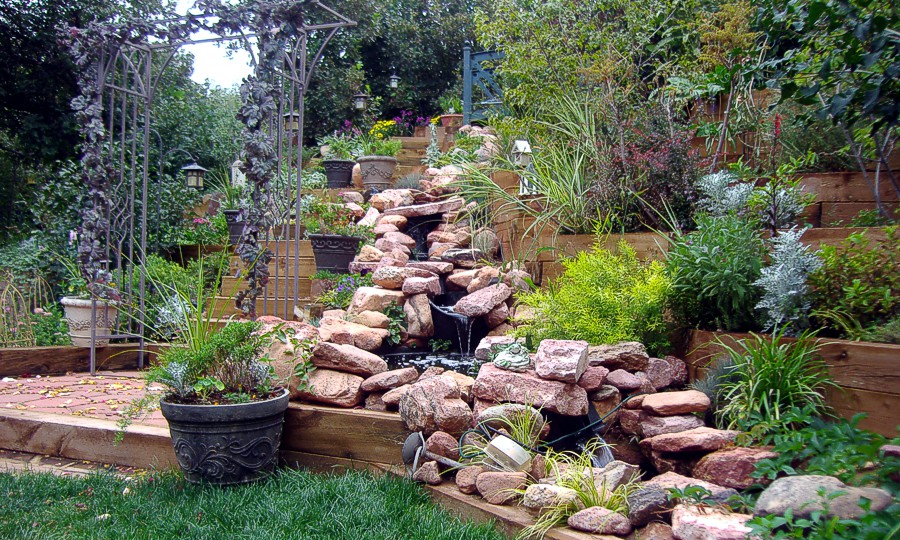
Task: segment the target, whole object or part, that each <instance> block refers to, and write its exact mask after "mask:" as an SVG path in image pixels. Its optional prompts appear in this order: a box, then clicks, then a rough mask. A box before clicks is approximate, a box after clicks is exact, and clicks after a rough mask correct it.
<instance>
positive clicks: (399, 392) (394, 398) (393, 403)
mask: <svg viewBox="0 0 900 540" xmlns="http://www.w3.org/2000/svg"><path fill="white" fill-rule="evenodd" d="M409 386H410V385H408V384H404V385H403V386H398V387H397V388H394V389H393V390H388V391H387V392H385V393H384V395H383V396H381V401H383V402H384V405H385V407H387V408H388V409H396V408H397V407H399V406H400V398H401V397H403V394H404V393H406V391H407V390H409Z"/></svg>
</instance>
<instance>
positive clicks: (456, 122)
mask: <svg viewBox="0 0 900 540" xmlns="http://www.w3.org/2000/svg"><path fill="white" fill-rule="evenodd" d="M462 121H463V115H461V114H442V115H441V125H442V126H444V127H456V128H458V127H460V126H462Z"/></svg>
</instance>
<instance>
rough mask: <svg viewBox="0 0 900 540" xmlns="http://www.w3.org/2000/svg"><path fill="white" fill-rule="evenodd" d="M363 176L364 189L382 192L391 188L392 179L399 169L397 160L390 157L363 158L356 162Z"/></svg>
mask: <svg viewBox="0 0 900 540" xmlns="http://www.w3.org/2000/svg"><path fill="white" fill-rule="evenodd" d="M356 161H357V162H358V163H359V172H360V174H361V175H362V183H363V187H364V188H366V189H376V190H378V191H382V190H385V189H388V188H390V187H391V177H393V176H394V169H396V168H397V158H393V157H390V156H362V157H361V158H359V159H357V160H356Z"/></svg>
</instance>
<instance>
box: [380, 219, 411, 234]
mask: <svg viewBox="0 0 900 540" xmlns="http://www.w3.org/2000/svg"><path fill="white" fill-rule="evenodd" d="M407 221H408V220H407V219H406V218H405V217H403V216H385V215H382V216H381V217H379V218H378V222H377V225H393V226H394V227H397V229H399V230H401V231H402V230H403V229H405V228H406V223H407Z"/></svg>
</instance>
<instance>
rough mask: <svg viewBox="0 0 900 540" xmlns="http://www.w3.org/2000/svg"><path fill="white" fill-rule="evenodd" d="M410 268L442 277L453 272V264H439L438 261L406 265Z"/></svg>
mask: <svg viewBox="0 0 900 540" xmlns="http://www.w3.org/2000/svg"><path fill="white" fill-rule="evenodd" d="M407 266H408V267H410V268H418V269H420V270H427V271H429V272H431V273H432V274H436V275H443V274H449V273H450V272H452V271H453V263H447V262H439V261H420V262H411V263H409V264H408V265H407Z"/></svg>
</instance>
